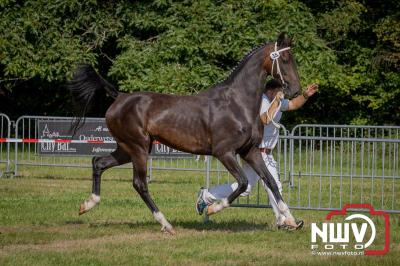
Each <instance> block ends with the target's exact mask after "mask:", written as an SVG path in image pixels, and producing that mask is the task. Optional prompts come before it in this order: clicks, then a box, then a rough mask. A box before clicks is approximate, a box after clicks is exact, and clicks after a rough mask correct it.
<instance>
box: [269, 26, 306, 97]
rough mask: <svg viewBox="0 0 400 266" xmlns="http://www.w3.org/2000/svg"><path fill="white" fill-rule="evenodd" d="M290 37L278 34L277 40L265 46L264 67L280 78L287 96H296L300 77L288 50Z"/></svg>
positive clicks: (273, 75)
mask: <svg viewBox="0 0 400 266" xmlns="http://www.w3.org/2000/svg"><path fill="white" fill-rule="evenodd" d="M291 44H292V39H291V38H288V37H287V36H286V35H285V34H284V33H281V34H279V36H278V40H277V41H276V42H275V43H273V44H271V45H270V46H269V48H267V49H268V50H267V55H266V59H265V63H264V66H265V69H266V71H267V72H268V73H269V74H271V76H272V77H274V78H275V79H277V80H280V81H281V83H282V87H283V92H284V93H285V95H287V96H288V97H289V98H292V97H294V96H297V95H298V94H300V92H301V85H300V78H299V74H298V72H297V66H296V62H295V61H294V57H293V55H292V53H291V52H290V45H291Z"/></svg>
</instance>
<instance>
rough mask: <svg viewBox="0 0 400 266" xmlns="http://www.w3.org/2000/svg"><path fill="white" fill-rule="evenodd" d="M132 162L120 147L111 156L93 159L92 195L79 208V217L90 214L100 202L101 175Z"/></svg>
mask: <svg viewBox="0 0 400 266" xmlns="http://www.w3.org/2000/svg"><path fill="white" fill-rule="evenodd" d="M130 160H131V158H130V156H129V155H128V154H127V153H126V152H124V151H123V150H122V149H121V148H120V147H119V146H118V147H117V149H116V150H115V151H114V152H112V153H111V154H109V155H105V156H94V157H93V159H92V168H93V183H92V195H91V196H90V197H89V199H88V200H85V201H84V202H82V203H81V205H80V208H79V215H81V214H84V213H86V212H88V211H89V210H90V209H92V208H93V207H94V206H96V205H97V204H98V203H99V202H100V183H101V174H102V173H103V172H104V171H105V170H107V169H109V168H111V167H114V166H118V165H121V164H125V163H128V162H130Z"/></svg>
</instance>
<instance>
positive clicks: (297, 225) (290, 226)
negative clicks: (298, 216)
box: [278, 220, 304, 231]
mask: <svg viewBox="0 0 400 266" xmlns="http://www.w3.org/2000/svg"><path fill="white" fill-rule="evenodd" d="M303 225H304V221H303V220H298V221H295V222H294V224H292V223H291V222H290V223H288V222H287V221H285V223H283V224H282V225H278V230H286V231H296V230H300V229H301V228H303Z"/></svg>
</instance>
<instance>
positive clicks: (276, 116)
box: [196, 80, 318, 230]
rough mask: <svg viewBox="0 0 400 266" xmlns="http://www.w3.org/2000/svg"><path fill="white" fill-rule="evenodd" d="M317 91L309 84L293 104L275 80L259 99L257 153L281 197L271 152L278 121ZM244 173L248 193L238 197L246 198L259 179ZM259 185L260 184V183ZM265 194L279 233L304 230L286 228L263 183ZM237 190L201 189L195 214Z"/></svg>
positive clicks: (231, 187)
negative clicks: (260, 127)
mask: <svg viewBox="0 0 400 266" xmlns="http://www.w3.org/2000/svg"><path fill="white" fill-rule="evenodd" d="M317 91H318V85H317V84H311V85H309V86H308V87H307V89H306V90H305V91H304V92H303V94H302V95H299V96H297V97H296V98H294V99H292V100H287V99H284V98H283V96H284V95H283V93H282V86H281V84H280V83H279V82H278V81H276V80H270V81H268V82H267V83H266V85H265V91H264V94H263V96H262V103H261V110H260V119H261V121H262V123H263V124H264V134H263V139H262V141H261V144H260V146H259V147H260V152H261V155H262V158H263V160H264V162H265V165H266V166H267V168H268V171H269V172H270V173H271V175H272V176H273V177H274V179H275V181H276V184H277V185H278V188H279V192H280V193H281V194H282V184H281V182H280V180H279V174H278V169H277V163H276V161H275V160H274V157H273V156H272V150H273V149H274V148H275V145H276V143H277V142H278V138H279V127H280V126H279V124H278V123H279V120H280V119H281V116H282V111H292V110H296V109H299V108H300V107H301V106H303V105H304V103H305V102H306V101H307V99H308V98H309V97H311V96H312V95H314V94H315V93H316V92H317ZM243 170H244V172H245V174H246V176H247V178H248V179H249V184H248V187H247V190H246V191H245V192H243V193H242V194H241V196H248V195H249V194H250V192H251V189H252V188H253V187H254V186H255V185H256V183H257V181H258V180H259V178H260V177H259V176H258V175H257V174H256V172H255V171H254V170H253V169H252V168H251V167H250V166H249V165H247V164H245V165H244V167H243ZM261 181H262V180H261ZM262 184H263V186H264V188H265V190H266V191H267V193H268V197H269V202H270V204H271V206H272V209H273V211H274V213H275V216H276V224H277V226H278V229H286V230H296V229H299V228H301V227H302V226H303V221H301V220H299V221H297V222H296V224H297V227H294V226H292V225H288V224H285V219H286V218H285V216H283V215H281V214H280V212H279V210H278V206H277V203H276V202H275V198H274V195H273V194H272V191H271V190H270V189H269V188H268V187H267V185H266V184H265V183H264V181H262ZM237 187H238V184H237V182H235V183H232V184H229V183H226V184H222V185H218V186H214V187H211V188H210V189H206V188H201V189H200V191H199V194H198V199H197V201H196V211H197V213H198V214H199V215H201V214H203V212H204V210H205V209H206V208H207V207H208V206H210V205H211V204H212V203H214V202H215V201H218V200H221V199H223V198H226V197H227V196H228V195H230V194H231V193H232V192H233V191H234V190H236V188H237Z"/></svg>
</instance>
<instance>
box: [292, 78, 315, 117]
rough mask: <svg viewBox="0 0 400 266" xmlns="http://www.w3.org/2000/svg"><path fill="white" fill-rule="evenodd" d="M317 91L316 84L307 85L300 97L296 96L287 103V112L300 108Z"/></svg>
mask: <svg viewBox="0 0 400 266" xmlns="http://www.w3.org/2000/svg"><path fill="white" fill-rule="evenodd" d="M317 91H318V85H317V84H311V85H308V87H307V89H306V90H305V91H304V92H303V94H302V95H299V96H297V97H296V98H294V99H292V100H290V101H289V106H288V111H293V110H297V109H299V108H300V107H302V106H303V105H304V104H305V102H306V101H307V99H308V98H309V97H311V96H313V95H314V93H316V92H317Z"/></svg>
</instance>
